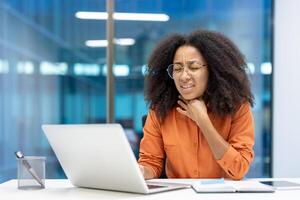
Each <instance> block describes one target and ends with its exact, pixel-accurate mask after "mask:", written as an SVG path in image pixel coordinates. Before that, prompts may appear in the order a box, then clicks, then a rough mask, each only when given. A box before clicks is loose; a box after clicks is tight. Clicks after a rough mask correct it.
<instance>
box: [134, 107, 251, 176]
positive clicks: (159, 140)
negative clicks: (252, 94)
mask: <svg viewBox="0 0 300 200" xmlns="http://www.w3.org/2000/svg"><path fill="white" fill-rule="evenodd" d="M209 118H210V120H211V121H212V124H213V125H214V127H215V129H216V130H217V131H218V133H219V134H220V135H221V136H222V137H223V138H224V139H225V140H226V141H227V142H228V143H229V144H230V146H229V148H228V150H227V151H226V152H225V154H224V155H223V157H222V158H221V159H220V160H216V159H215V158H214V156H213V153H212V151H211V150H210V147H209V145H208V143H207V141H206V139H205V137H204V135H203V133H202V132H201V129H200V128H199V127H198V126H197V125H196V123H195V122H194V121H192V120H191V119H190V118H188V117H186V116H184V115H182V114H180V113H179V112H178V111H176V109H175V108H174V109H173V110H171V111H170V112H169V113H168V115H167V117H166V119H165V121H164V123H160V122H159V120H158V118H157V117H156V114H155V112H154V111H153V110H150V112H149V114H148V116H147V120H146V124H145V126H144V130H143V131H144V137H143V139H142V140H141V144H140V158H139V161H138V162H139V164H141V165H143V166H148V167H151V168H152V169H153V171H154V172H155V175H156V177H157V178H158V177H159V176H160V174H161V172H162V168H163V163H164V160H165V159H166V166H165V168H166V175H167V177H168V178H219V177H225V178H231V179H236V180H238V179H242V178H243V177H244V176H245V174H246V173H247V171H248V169H249V166H250V164H251V162H252V160H253V158H254V151H253V145H254V122H253V116H252V112H251V107H250V105H249V104H248V103H247V104H243V105H242V106H241V107H240V108H239V109H238V110H237V112H236V113H235V114H234V115H228V116H225V117H223V118H221V117H217V116H216V115H214V114H212V113H209Z"/></svg>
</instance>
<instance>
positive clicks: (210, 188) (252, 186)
mask: <svg viewBox="0 0 300 200" xmlns="http://www.w3.org/2000/svg"><path fill="white" fill-rule="evenodd" d="M192 188H193V189H194V190H195V191H196V192H199V193H228V192H230V193H232V192H243V193H248V192H249V193H260V192H261V193H269V192H274V191H275V189H274V188H273V187H271V186H268V185H264V184H262V183H260V182H258V181H252V180H249V181H247V180H245V181H224V180H222V179H221V180H219V179H216V180H208V181H199V182H197V183H194V184H193V185H192Z"/></svg>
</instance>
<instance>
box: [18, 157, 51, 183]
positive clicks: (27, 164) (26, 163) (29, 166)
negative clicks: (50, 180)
mask: <svg viewBox="0 0 300 200" xmlns="http://www.w3.org/2000/svg"><path fill="white" fill-rule="evenodd" d="M15 155H16V156H17V158H18V159H22V158H24V155H23V153H22V152H21V151H16V152H15ZM22 164H23V165H24V166H25V168H26V169H27V170H28V172H29V173H30V174H31V175H32V177H33V178H34V179H35V180H36V181H37V182H38V183H39V184H40V185H41V186H42V187H43V188H44V187H45V186H44V183H43V181H42V180H41V179H40V177H39V176H38V175H37V173H36V172H35V171H34V169H33V168H32V167H31V165H30V164H29V163H28V161H27V160H22Z"/></svg>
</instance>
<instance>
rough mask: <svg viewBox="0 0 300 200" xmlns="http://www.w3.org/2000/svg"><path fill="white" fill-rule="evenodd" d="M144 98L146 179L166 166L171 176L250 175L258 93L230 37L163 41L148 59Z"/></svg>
mask: <svg viewBox="0 0 300 200" xmlns="http://www.w3.org/2000/svg"><path fill="white" fill-rule="evenodd" d="M145 98H146V101H147V102H148V103H149V105H150V111H149V113H148V116H147V120H146V124H145V126H144V136H143V139H142V140H141V144H140V158H139V161H138V162H139V165H140V169H141V171H142V173H143V175H144V177H145V179H150V178H158V177H160V174H161V172H162V169H163V167H165V170H166V175H167V177H168V178H219V177H225V178H231V179H235V180H239V179H242V178H243V177H244V176H245V174H246V173H247V171H248V169H249V167H250V164H251V162H252V160H253V158H254V151H253V145H254V122H253V116H252V113H251V106H253V95H252V93H251V90H250V83H249V80H248V78H247V74H246V63H245V60H244V57H243V55H242V54H241V52H240V51H239V50H238V49H237V47H236V46H235V45H234V44H233V43H232V42H231V41H230V40H229V39H228V38H227V37H225V36H224V35H222V34H220V33H217V32H212V31H207V30H198V31H195V32H193V33H191V34H190V35H180V34H174V35H171V36H168V37H167V38H165V39H164V40H162V41H161V42H160V43H159V44H158V45H157V46H156V48H155V49H154V51H153V52H152V55H151V56H150V59H149V63H148V74H147V76H146V79H145ZM164 161H165V166H163V165H164Z"/></svg>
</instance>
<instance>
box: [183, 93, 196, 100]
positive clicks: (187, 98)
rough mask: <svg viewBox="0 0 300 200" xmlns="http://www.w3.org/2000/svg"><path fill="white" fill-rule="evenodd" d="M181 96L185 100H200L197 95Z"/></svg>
mask: <svg viewBox="0 0 300 200" xmlns="http://www.w3.org/2000/svg"><path fill="white" fill-rule="evenodd" d="M181 96H182V97H183V98H184V99H185V100H188V101H189V100H192V99H196V98H198V97H197V96H196V95H186V94H185V95H183V94H181Z"/></svg>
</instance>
